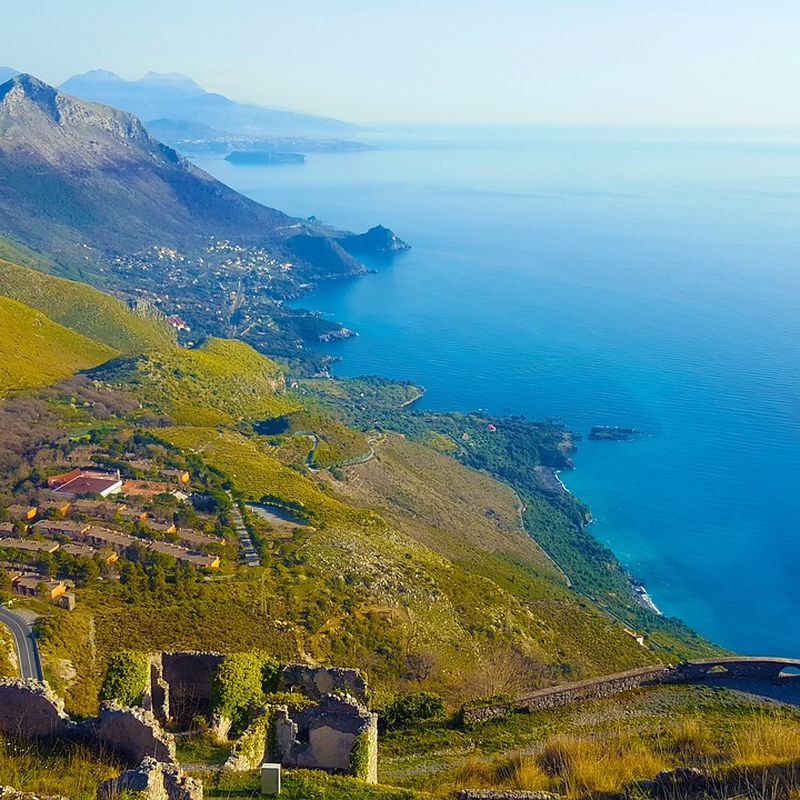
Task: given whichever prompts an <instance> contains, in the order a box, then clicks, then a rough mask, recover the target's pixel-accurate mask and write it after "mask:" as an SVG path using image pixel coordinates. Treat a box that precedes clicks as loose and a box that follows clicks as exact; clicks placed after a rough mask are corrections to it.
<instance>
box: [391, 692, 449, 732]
mask: <svg viewBox="0 0 800 800" xmlns="http://www.w3.org/2000/svg"><path fill="white" fill-rule="evenodd" d="M444 709H445V706H444V698H443V697H442V696H441V695H438V694H434V693H433V692H411V693H410V694H404V695H400V696H398V697H396V698H395V699H394V700H393V701H392V702H391V703H390V704H389V705H388V706H387V708H386V710H385V712H384V723H385V725H386V727H387V728H390V729H391V728H404V727H406V726H408V725H412V724H414V723H415V722H424V721H426V720H430V719H435V718H436V717H441V716H442V715H443V714H444Z"/></svg>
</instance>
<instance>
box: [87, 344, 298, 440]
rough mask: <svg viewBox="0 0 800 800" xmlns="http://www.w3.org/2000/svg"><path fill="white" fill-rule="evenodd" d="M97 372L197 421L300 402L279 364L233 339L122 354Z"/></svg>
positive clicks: (224, 419) (156, 406)
mask: <svg viewBox="0 0 800 800" xmlns="http://www.w3.org/2000/svg"><path fill="white" fill-rule="evenodd" d="M92 376H93V377H94V378H96V379H98V380H103V381H106V382H107V383H108V384H110V385H112V386H118V387H120V388H124V389H125V390H127V391H131V390H132V391H135V392H136V393H137V395H138V396H139V397H141V399H142V401H143V402H144V403H145V404H146V405H147V406H148V407H149V408H151V409H153V410H155V411H158V412H161V413H165V414H170V415H172V416H173V417H174V418H175V419H176V421H179V422H180V421H182V422H187V423H188V422H191V423H192V424H195V425H196V424H228V423H232V422H236V421H237V420H239V419H242V418H249V419H258V418H261V417H272V416H276V415H279V414H282V413H286V412H287V411H292V410H294V408H295V407H296V406H295V405H294V404H293V403H292V402H290V401H289V400H287V399H286V398H285V397H283V396H282V395H283V389H284V379H283V373H282V372H281V370H280V367H279V366H278V365H277V364H276V363H275V362H274V361H271V360H270V359H268V358H266V357H265V356H262V355H261V354H260V353H257V352H256V351H255V350H253V348H252V347H250V346H249V345H247V344H245V343H244V342H240V341H236V340H232V339H210V340H209V341H207V342H206V343H205V344H203V345H202V347H199V348H196V349H194V350H182V349H180V348H176V347H173V348H167V349H161V350H157V351H152V352H149V353H144V354H139V355H134V356H129V357H122V358H117V359H114V360H113V361H109V362H108V363H107V364H104V365H103V366H101V367H99V368H98V369H97V370H94V371H93V372H92Z"/></svg>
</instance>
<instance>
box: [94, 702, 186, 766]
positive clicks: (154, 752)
mask: <svg viewBox="0 0 800 800" xmlns="http://www.w3.org/2000/svg"><path fill="white" fill-rule="evenodd" d="M93 728H94V731H93V733H94V738H95V740H96V741H98V742H99V743H101V744H103V745H105V746H106V747H109V748H111V749H112V750H114V751H115V752H117V753H120V754H122V755H124V756H126V757H127V758H128V759H130V761H131V763H134V764H136V763H138V762H140V761H142V759H144V758H146V757H148V756H150V757H153V758H155V759H156V760H158V761H163V762H167V763H173V762H174V761H175V739H174V737H173V736H172V735H171V734H169V733H165V732H164V731H163V730H161V726H160V725H159V724H158V720H157V719H156V718H155V717H154V716H153V715H152V714H151V713H150V712H149V711H145V710H144V709H141V708H125V707H124V706H121V705H119V704H117V703H103V705H102V707H101V708H100V716H99V717H98V718H97V720H96V721H95V722H94V723H93Z"/></svg>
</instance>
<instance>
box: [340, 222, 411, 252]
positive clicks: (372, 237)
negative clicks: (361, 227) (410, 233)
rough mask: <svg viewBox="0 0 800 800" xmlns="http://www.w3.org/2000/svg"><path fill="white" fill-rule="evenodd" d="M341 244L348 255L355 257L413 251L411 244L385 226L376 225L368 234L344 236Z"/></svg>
mask: <svg viewBox="0 0 800 800" xmlns="http://www.w3.org/2000/svg"><path fill="white" fill-rule="evenodd" d="M339 242H340V244H341V245H342V247H343V248H344V249H345V250H347V252H348V253H353V255H367V256H369V255H372V256H387V255H393V254H394V253H402V252H403V251H404V250H410V249H411V246H410V245H409V244H407V243H406V242H404V241H403V240H402V239H400V238H399V237H398V236H396V235H395V234H394V233H393V232H392V231H390V230H389V228H385V227H384V226H383V225H376V226H375V227H374V228H370V229H369V230H368V231H367V232H366V233H358V234H355V233H354V234H350V235H348V236H343V237H342V238H341V239H339Z"/></svg>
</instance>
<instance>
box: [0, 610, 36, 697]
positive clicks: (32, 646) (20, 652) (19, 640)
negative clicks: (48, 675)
mask: <svg viewBox="0 0 800 800" xmlns="http://www.w3.org/2000/svg"><path fill="white" fill-rule="evenodd" d="M0 622H2V623H3V624H4V625H5V626H6V627H7V628H8V629H9V630H10V631H11V633H12V635H13V636H14V644H15V645H16V646H17V660H18V663H19V674H20V677H21V678H33V679H34V680H37V681H41V680H43V679H44V676H43V675H42V663H41V661H40V660H39V647H38V646H37V644H36V639H35V638H34V636H33V631H32V630H31V626H30V625H29V624H28V623H27V622H26V621H25V620H24V619H23V618H22V617H21V616H19V615H18V614H15V613H14V612H13V611H9V610H8V609H7V608H5V607H4V606H0Z"/></svg>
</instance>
